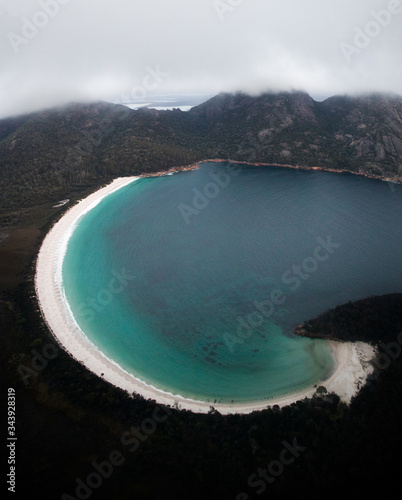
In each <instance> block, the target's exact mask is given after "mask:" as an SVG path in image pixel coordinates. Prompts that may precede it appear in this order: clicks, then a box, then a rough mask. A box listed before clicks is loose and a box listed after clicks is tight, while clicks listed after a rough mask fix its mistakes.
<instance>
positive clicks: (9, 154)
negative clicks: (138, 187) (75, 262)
mask: <svg viewBox="0 0 402 500" xmlns="http://www.w3.org/2000/svg"><path fill="white" fill-rule="evenodd" d="M207 158H221V159H229V158H230V159H232V160H235V161H244V162H249V163H253V162H260V163H273V164H285V165H292V166H299V167H317V168H322V169H327V170H341V171H350V172H354V173H359V174H362V175H367V176H374V177H379V178H383V179H387V180H394V181H400V180H401V179H402V97H401V96H398V95H386V94H372V95H366V96H359V97H348V96H334V97H331V98H329V99H327V100H325V101H323V102H317V101H315V100H314V99H312V98H311V97H310V96H309V95H308V94H306V93H303V92H291V93H286V92H283V93H277V94H263V95H260V96H257V97H253V96H250V95H247V94H244V93H241V92H239V93H235V94H227V93H222V94H219V95H217V96H215V97H213V98H212V99H210V100H208V101H206V102H204V103H203V104H200V105H199V106H196V107H194V108H192V109H191V110H190V111H188V112H183V111H181V110H180V109H173V110H166V111H157V110H155V109H148V108H141V109H138V110H131V109H129V108H126V107H125V106H122V105H116V104H109V103H106V102H96V103H90V104H82V103H80V104H77V103H73V104H70V105H67V106H65V107H60V108H55V109H49V110H45V111H41V112H38V113H33V114H29V115H26V116H19V117H15V118H7V119H3V120H0V185H1V187H0V196H1V198H0V199H1V201H0V210H2V212H3V213H4V211H5V210H7V209H10V208H16V207H20V206H29V205H31V204H32V203H39V202H46V201H50V200H54V199H55V198H63V197H67V195H68V192H69V189H71V187H76V188H79V187H80V186H90V185H92V184H93V185H96V184H97V183H99V182H107V181H109V180H111V179H112V178H114V177H117V176H122V175H133V174H142V173H152V172H157V171H164V170H167V169H169V168H172V167H177V166H183V165H188V164H191V163H195V162H197V161H200V160H203V159H207Z"/></svg>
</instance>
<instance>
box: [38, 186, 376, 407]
mask: <svg viewBox="0 0 402 500" xmlns="http://www.w3.org/2000/svg"><path fill="white" fill-rule="evenodd" d="M137 179H139V177H126V178H119V179H115V180H114V181H113V182H112V183H111V184H110V185H108V186H106V187H104V188H102V189H100V190H98V191H96V192H95V193H93V194H91V195H90V196H88V197H87V198H85V199H84V200H81V201H80V202H78V203H77V204H76V205H75V206H73V207H72V208H70V209H69V210H68V211H67V212H66V214H65V215H64V216H63V217H62V218H61V219H60V220H59V221H58V222H57V223H56V224H55V225H54V226H53V228H52V229H51V231H50V232H49V233H48V234H47V236H46V238H45V239H44V241H43V244H42V246H41V249H40V251H39V255H38V259H37V264H36V276H35V287H36V294H37V298H38V302H39V306H40V309H41V312H42V315H43V317H44V319H45V321H46V323H47V325H48V327H49V328H50V330H51V332H52V333H53V336H54V337H55V339H56V340H57V342H58V343H59V344H60V345H61V346H62V347H63V348H64V349H65V350H66V351H67V352H68V353H69V354H70V355H71V356H72V357H74V358H75V359H76V360H78V361H80V362H82V363H83V364H84V365H85V366H86V367H87V368H88V369H89V370H90V371H91V372H93V373H95V374H96V375H98V376H99V377H102V378H103V379H105V380H107V381H108V382H110V383H112V384H113V385H114V386H116V387H120V388H121V389H124V390H126V391H127V392H128V393H129V394H132V393H133V392H135V393H137V394H141V395H142V396H143V397H144V398H146V399H154V400H155V401H157V402H158V403H161V404H166V405H171V406H173V405H176V404H177V405H178V406H179V407H180V408H182V409H187V410H191V411H194V412H198V413H207V412H208V411H210V408H211V406H213V407H214V408H215V409H216V410H218V411H219V412H220V413H222V414H230V413H250V412H252V411H255V410H262V409H264V408H267V407H268V406H273V405H279V406H286V405H289V404H291V403H293V402H296V401H298V400H301V399H304V398H306V397H311V396H313V395H314V394H315V392H316V388H315V387H310V388H308V389H305V390H302V391H299V392H295V393H292V394H289V395H286V396H284V397H280V398H273V399H267V400H264V401H256V402H253V403H244V404H239V403H234V404H213V405H212V404H211V403H209V402H203V401H194V400H191V399H186V398H183V397H181V396H180V395H174V394H169V393H167V392H164V391H161V390H159V389H157V388H155V387H152V386H150V385H148V384H146V383H144V382H142V381H141V380H139V379H138V378H136V377H134V376H133V375H131V374H129V373H128V372H126V371H125V370H123V369H122V368H121V367H120V366H119V365H117V364H116V363H114V362H113V361H112V360H110V359H108V358H107V357H106V356H105V355H104V354H103V353H101V352H100V351H99V350H98V349H97V347H96V346H95V345H94V344H92V343H91V342H90V341H89V339H88V338H87V337H86V336H85V335H84V333H83V332H82V331H81V330H80V328H79V327H78V325H77V323H76V322H75V320H74V317H73V315H72V312H71V310H70V308H69V305H68V303H67V301H66V298H65V295H64V289H63V283H62V263H63V259H64V256H65V253H66V250H67V244H68V240H69V238H70V237H71V235H72V233H73V231H74V229H75V227H76V226H77V224H78V223H79V221H80V219H81V218H82V217H83V216H84V215H85V214H86V213H87V212H89V211H90V210H91V209H92V208H94V207H95V206H96V205H97V204H98V203H99V202H100V201H101V200H102V199H103V198H104V197H105V196H108V195H109V194H111V193H113V192H115V191H116V190H118V189H120V188H122V187H123V186H126V185H128V184H130V183H131V182H134V181H135V180H137ZM331 348H332V352H333V357H334V361H335V369H334V371H333V373H332V374H331V376H330V377H329V378H327V379H326V380H323V381H321V382H320V383H319V384H318V385H324V386H325V387H326V389H327V390H328V392H335V393H337V394H338V395H339V396H340V397H341V399H342V400H343V401H345V402H349V401H350V400H351V398H352V397H353V396H354V395H355V394H356V393H357V392H358V390H359V388H360V387H361V386H362V385H363V384H364V381H365V380H366V378H367V376H368V374H369V373H371V372H372V371H373V368H372V366H371V365H370V363H369V361H370V360H371V359H372V358H373V357H374V354H375V352H374V349H373V348H372V347H371V346H370V345H369V344H365V343H363V342H354V343H352V342H331Z"/></svg>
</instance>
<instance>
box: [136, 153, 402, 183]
mask: <svg viewBox="0 0 402 500" xmlns="http://www.w3.org/2000/svg"><path fill="white" fill-rule="evenodd" d="M202 163H236V164H238V165H249V166H252V167H279V168H291V169H293V170H305V171H312V172H329V173H333V174H351V175H357V176H358V177H364V178H366V179H374V180H378V181H383V182H391V183H393V184H402V177H381V176H380V175H375V174H368V173H366V172H362V171H359V172H354V171H352V170H341V169H336V168H329V167H307V166H301V165H289V164H287V163H262V162H254V163H252V162H248V161H241V160H231V159H230V158H227V159H221V158H209V159H206V160H200V161H198V162H196V163H193V164H191V165H186V166H183V167H171V168H169V169H168V170H162V171H160V172H154V173H147V174H140V175H139V177H142V178H147V177H162V176H164V175H172V174H175V173H177V172H187V171H189V170H197V169H198V168H200V166H201V164H202Z"/></svg>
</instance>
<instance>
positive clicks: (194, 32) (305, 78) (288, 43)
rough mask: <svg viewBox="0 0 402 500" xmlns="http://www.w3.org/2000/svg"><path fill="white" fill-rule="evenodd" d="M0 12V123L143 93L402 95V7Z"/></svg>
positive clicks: (4, 8) (187, 1) (0, 7)
mask: <svg viewBox="0 0 402 500" xmlns="http://www.w3.org/2000/svg"><path fill="white" fill-rule="evenodd" d="M46 6H47V7H46ZM46 10H47V11H48V13H46ZM381 11H382V12H381ZM379 12H381V16H380V17H378V16H376V13H377V14H378V13H379ZM0 13H1V14H0V116H2V117H4V116H7V115H12V114H16V113H21V112H25V111H32V110H37V109H41V108H45V107H50V106H53V105H56V104H62V103H65V102H70V101H74V100H97V99H104V100H116V99H118V98H119V97H120V96H122V97H123V96H126V97H127V96H131V97H133V99H135V98H139V97H144V96H145V97H146V96H147V95H148V94H169V93H176V94H178V93H205V94H216V93H218V92H220V91H236V90H243V91H246V92H250V93H259V92H263V91H269V90H273V91H277V90H291V89H297V90H305V91H307V92H308V93H310V94H311V95H312V96H313V97H315V98H317V99H318V98H324V97H328V96H331V95H334V94H338V93H356V92H368V91H393V92H396V93H398V94H402V0H391V1H389V0H388V1H384V0H281V1H279V0H275V1H271V0H42V1H40V0H0ZM376 17H377V20H376V19H375V18H376ZM359 30H361V31H359ZM358 33H359V35H358ZM367 33H368V34H367Z"/></svg>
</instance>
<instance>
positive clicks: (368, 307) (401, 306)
mask: <svg viewBox="0 0 402 500" xmlns="http://www.w3.org/2000/svg"><path fill="white" fill-rule="evenodd" d="M399 332H402V294H401V293H393V294H388V295H382V296H380V297H368V298H366V299H362V300H358V301H356V302H348V303H347V304H343V305H340V306H337V307H335V308H334V309H331V310H329V311H326V312H325V313H323V314H321V315H320V316H318V317H317V318H315V319H311V320H309V321H307V322H306V323H304V324H303V325H300V326H298V327H297V328H296V330H295V333H296V334H298V335H303V336H307V337H315V338H324V339H335V340H343V341H355V340H361V341H363V342H367V343H370V344H373V345H377V344H378V343H379V342H380V341H382V342H391V341H394V340H395V339H396V337H397V335H398V333H399Z"/></svg>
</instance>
